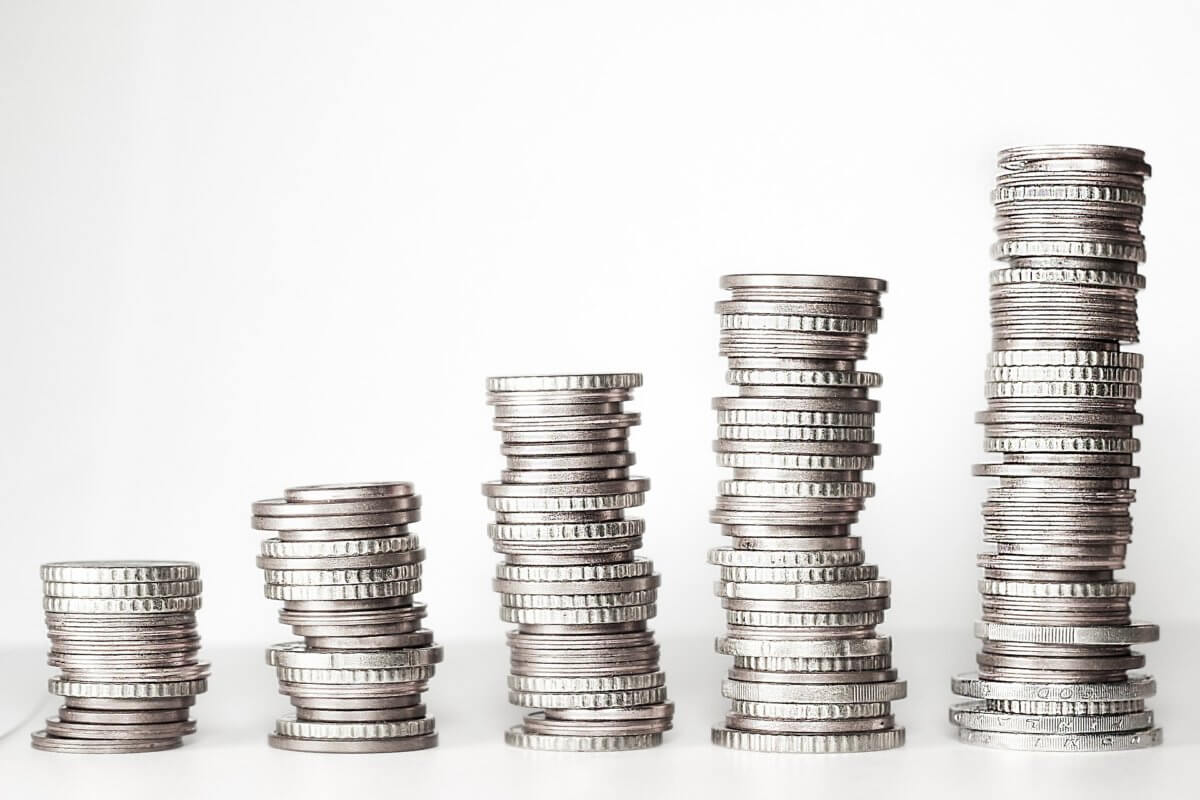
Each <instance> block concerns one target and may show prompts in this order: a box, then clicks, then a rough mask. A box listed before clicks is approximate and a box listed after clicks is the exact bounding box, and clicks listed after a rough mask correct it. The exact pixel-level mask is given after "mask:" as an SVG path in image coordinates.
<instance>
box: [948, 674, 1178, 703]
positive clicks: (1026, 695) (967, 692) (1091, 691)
mask: <svg viewBox="0 0 1200 800" xmlns="http://www.w3.org/2000/svg"><path fill="white" fill-rule="evenodd" d="M950 689H951V691H953V692H954V693H955V694H957V695H962V696H963V697H973V698H976V699H982V700H1053V701H1057V702H1063V701H1097V700H1138V699H1143V698H1146V697H1153V696H1154V693H1155V691H1156V689H1157V687H1156V685H1155V683H1154V678H1152V677H1150V676H1149V675H1143V674H1139V673H1134V674H1132V675H1130V676H1129V677H1128V679H1127V680H1126V681H1124V682H1121V683H1040V682H1039V683H1033V682H1025V681H989V680H983V679H981V678H979V677H977V676H975V675H972V674H964V675H956V676H954V678H952V679H951V681H950Z"/></svg>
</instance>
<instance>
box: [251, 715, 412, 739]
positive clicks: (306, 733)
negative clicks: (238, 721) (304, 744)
mask: <svg viewBox="0 0 1200 800" xmlns="http://www.w3.org/2000/svg"><path fill="white" fill-rule="evenodd" d="M434 728H435V721H434V718H433V717H421V718H419V719H409V720H391V721H383V722H319V721H315V720H301V719H297V718H296V717H294V716H287V717H281V718H280V719H278V720H276V721H275V734H276V735H278V736H283V737H287V738H292V739H338V740H347V739H348V740H366V739H370V740H374V739H400V738H406V737H409V736H426V735H428V734H431V733H433V731H434Z"/></svg>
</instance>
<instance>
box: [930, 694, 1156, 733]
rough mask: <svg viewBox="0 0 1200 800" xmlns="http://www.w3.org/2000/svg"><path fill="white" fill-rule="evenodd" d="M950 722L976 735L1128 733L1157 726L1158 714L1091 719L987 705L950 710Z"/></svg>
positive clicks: (968, 705)
mask: <svg viewBox="0 0 1200 800" xmlns="http://www.w3.org/2000/svg"><path fill="white" fill-rule="evenodd" d="M950 721H951V722H952V723H954V724H955V725H958V726H959V727H962V728H970V729H971V730H974V731H997V732H1004V731H1007V732H1010V733H1025V734H1043V735H1045V734H1054V735H1062V734H1069V733H1125V732H1128V731H1141V730H1145V729H1147V728H1151V727H1153V726H1154V712H1152V711H1135V712H1131V713H1127V714H1092V715H1088V716H1078V715H1061V714H1060V715H1056V716H1041V715H1032V714H1008V713H1004V712H1001V711H989V710H988V709H987V704H986V703H981V702H974V703H959V704H958V705H955V706H952V707H951V708H950Z"/></svg>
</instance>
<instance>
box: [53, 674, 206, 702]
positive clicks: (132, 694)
mask: <svg viewBox="0 0 1200 800" xmlns="http://www.w3.org/2000/svg"><path fill="white" fill-rule="evenodd" d="M207 689H208V681H207V679H205V678H199V679H196V680H183V681H165V682H162V681H147V682H138V683H107V682H102V681H101V682H92V681H65V680H60V679H58V678H51V679H50V681H49V690H50V694H56V695H65V696H68V697H97V698H98V697H104V698H123V699H132V698H137V699H139V700H140V699H155V698H161V697H184V696H188V695H194V694H202V693H203V692H204V691H206V690H207Z"/></svg>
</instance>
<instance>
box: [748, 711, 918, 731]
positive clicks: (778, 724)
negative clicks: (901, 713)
mask: <svg viewBox="0 0 1200 800" xmlns="http://www.w3.org/2000/svg"><path fill="white" fill-rule="evenodd" d="M725 725H726V727H728V728H732V729H733V730H738V731H749V732H752V733H783V734H797V733H798V734H814V733H815V734H829V733H867V732H869V731H885V730H889V729H890V728H893V727H895V725H896V718H895V717H894V716H893V715H891V714H884V715H881V716H878V717H858V718H851V719H821V720H781V719H763V718H761V717H753V716H747V715H745V714H737V713H730V714H726V715H725Z"/></svg>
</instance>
